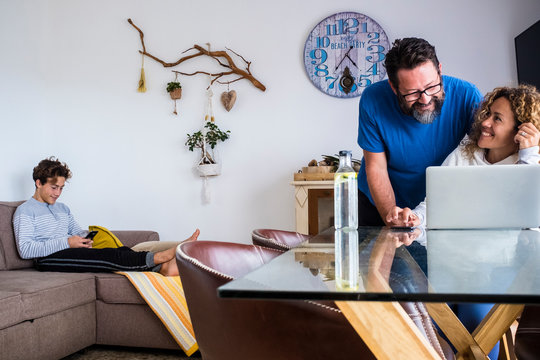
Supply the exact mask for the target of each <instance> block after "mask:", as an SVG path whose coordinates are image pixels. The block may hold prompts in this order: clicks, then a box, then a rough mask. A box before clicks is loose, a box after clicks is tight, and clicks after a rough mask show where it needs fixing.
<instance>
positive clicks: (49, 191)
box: [13, 157, 199, 276]
mask: <svg viewBox="0 0 540 360" xmlns="http://www.w3.org/2000/svg"><path fill="white" fill-rule="evenodd" d="M33 178H34V182H35V185H36V190H35V192H34V195H33V196H32V198H30V200H28V201H26V202H25V203H23V204H21V205H20V206H19V207H18V208H17V210H16V211H15V215H14V217H13V227H14V230H15V239H16V242H17V249H18V250H19V254H20V255H21V257H22V258H23V259H34V264H35V267H36V268H37V269H38V270H40V271H61V272H114V271H156V272H159V273H161V274H162V275H165V276H177V275H178V268H177V266H176V259H175V251H176V248H175V247H172V248H170V249H168V250H165V251H160V252H156V253H154V252H149V251H140V252H137V251H133V250H131V249H130V248H128V247H120V248H105V249H93V248H92V240H90V239H85V238H84V237H83V236H84V235H85V234H86V231H84V230H82V229H81V227H80V226H79V225H78V224H77V222H76V221H75V219H74V217H73V215H72V214H71V212H70V210H69V208H68V207H67V206H66V205H64V204H62V203H60V202H57V200H58V198H59V197H60V195H61V194H62V190H63V188H64V184H65V182H66V180H67V179H69V178H71V171H70V170H69V168H68V166H67V165H66V164H65V163H61V162H60V161H59V160H57V159H55V158H54V157H51V158H48V159H44V160H42V161H40V162H39V164H38V165H37V166H36V167H35V168H34V172H33ZM198 236H199V229H197V230H195V232H194V233H193V234H192V235H191V236H190V237H189V238H188V239H186V240H190V241H192V240H197V237H198Z"/></svg>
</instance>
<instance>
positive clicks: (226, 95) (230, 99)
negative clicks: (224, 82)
mask: <svg viewBox="0 0 540 360" xmlns="http://www.w3.org/2000/svg"><path fill="white" fill-rule="evenodd" d="M235 102H236V91H234V90H231V91H224V92H223V93H222V94H221V103H222V104H223V106H224V107H225V110H227V111H231V109H232V107H233V106H234V103H235Z"/></svg>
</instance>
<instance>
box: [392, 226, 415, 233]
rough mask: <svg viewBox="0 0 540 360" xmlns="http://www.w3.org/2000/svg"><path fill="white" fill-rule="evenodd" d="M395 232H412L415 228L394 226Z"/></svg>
mask: <svg viewBox="0 0 540 360" xmlns="http://www.w3.org/2000/svg"><path fill="white" fill-rule="evenodd" d="M391 229H392V230H393V231H400V232H401V231H403V232H412V231H413V230H414V227H410V226H393V227H391Z"/></svg>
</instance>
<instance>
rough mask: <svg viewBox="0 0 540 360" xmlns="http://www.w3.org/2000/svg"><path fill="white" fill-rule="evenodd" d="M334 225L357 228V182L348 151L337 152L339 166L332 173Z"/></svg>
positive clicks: (340, 227)
mask: <svg viewBox="0 0 540 360" xmlns="http://www.w3.org/2000/svg"><path fill="white" fill-rule="evenodd" d="M334 227H335V229H336V230H340V229H351V230H353V229H354V230H355V229H357V228H358V183H357V180H356V172H355V171H354V169H353V168H352V154H351V152H350V151H346V150H342V151H340V152H339V168H338V169H337V171H336V174H335V175H334Z"/></svg>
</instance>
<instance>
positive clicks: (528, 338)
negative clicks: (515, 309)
mask: <svg viewBox="0 0 540 360" xmlns="http://www.w3.org/2000/svg"><path fill="white" fill-rule="evenodd" d="M514 351H515V353H516V356H517V358H518V359H519V360H532V359H538V358H540V306H532V305H527V306H525V308H524V309H523V313H522V314H521V318H520V320H519V325H518V328H517V331H516V343H515V348H514Z"/></svg>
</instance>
